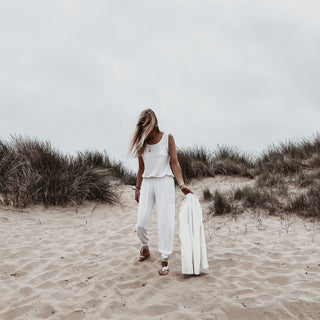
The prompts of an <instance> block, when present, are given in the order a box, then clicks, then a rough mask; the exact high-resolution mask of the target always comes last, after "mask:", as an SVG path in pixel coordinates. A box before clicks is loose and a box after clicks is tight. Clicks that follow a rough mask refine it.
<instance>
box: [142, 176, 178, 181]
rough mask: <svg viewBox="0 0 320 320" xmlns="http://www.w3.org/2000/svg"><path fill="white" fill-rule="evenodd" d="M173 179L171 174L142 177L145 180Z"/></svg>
mask: <svg viewBox="0 0 320 320" xmlns="http://www.w3.org/2000/svg"><path fill="white" fill-rule="evenodd" d="M168 178H169V179H173V176H169V175H165V176H163V177H143V179H145V180H161V179H168Z"/></svg>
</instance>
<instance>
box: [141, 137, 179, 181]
mask: <svg viewBox="0 0 320 320" xmlns="http://www.w3.org/2000/svg"><path fill="white" fill-rule="evenodd" d="M142 158H143V162H144V172H143V174H142V177H143V178H161V177H164V176H171V177H173V176H174V175H173V173H172V170H171V167H170V156H169V135H168V134H166V133H163V135H162V138H161V140H160V141H159V142H158V143H155V144H146V147H145V149H144V151H143V154H142Z"/></svg>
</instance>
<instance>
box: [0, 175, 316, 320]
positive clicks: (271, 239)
mask: <svg viewBox="0 0 320 320" xmlns="http://www.w3.org/2000/svg"><path fill="white" fill-rule="evenodd" d="M251 183H252V180H247V179H244V178H240V177H239V178H237V177H235V178H228V177H221V176H218V177H216V178H210V179H203V180H199V181H194V182H193V183H192V184H191V186H192V188H193V190H194V191H195V193H196V194H197V195H198V196H199V198H200V201H201V204H203V209H204V227H205V232H206V241H207V254H208V262H209V269H208V270H205V272H202V273H201V275H200V276H185V275H182V274H181V265H180V263H181V262H180V251H179V248H180V245H179V236H178V222H179V221H178V212H179V206H180V204H181V201H182V200H183V195H182V193H181V192H180V191H179V190H176V205H177V208H176V232H175V251H174V253H173V254H172V256H171V257H170V273H169V275H168V276H165V277H160V276H159V275H158V270H159V266H160V261H159V258H160V254H159V253H158V250H157V232H156V216H155V215H154V216H153V219H152V224H151V228H150V235H151V248H150V249H151V257H150V259H148V260H146V261H144V262H142V263H141V262H138V261H137V257H138V253H139V243H138V240H137V236H136V233H135V223H136V215H137V203H136V202H135V201H134V192H133V189H132V188H131V187H129V186H123V187H121V188H120V189H119V191H121V193H122V203H123V204H122V205H115V206H111V205H106V204H95V203H86V204H84V205H82V206H80V207H79V208H75V207H69V208H49V209H44V208H43V207H41V206H37V207H32V208H28V209H25V210H23V211H22V212H19V211H15V210H12V209H10V208H6V207H1V208H0V239H1V248H0V257H1V262H0V297H1V299H0V319H1V320H2V319H10V320H11V319H68V320H72V319H166V320H168V319H254V320H257V319H313V320H315V319H320V251H319V248H320V235H319V230H320V224H319V223H318V222H313V221H308V220H306V219H301V218H298V217H296V216H284V217H282V218H280V217H275V216H268V215H265V214H264V213H263V212H259V211H256V212H248V213H244V214H242V215H240V216H237V217H236V216H232V215H226V216H207V212H208V210H209V209H208V207H207V205H206V204H205V203H204V202H203V201H202V189H203V188H205V186H208V187H209V188H210V189H211V190H213V189H215V188H219V189H228V188H232V187H235V186H239V185H245V184H251Z"/></svg>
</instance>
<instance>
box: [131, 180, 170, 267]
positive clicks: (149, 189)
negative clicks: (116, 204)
mask: <svg viewBox="0 0 320 320" xmlns="http://www.w3.org/2000/svg"><path fill="white" fill-rule="evenodd" d="M174 197H175V190H174V180H173V178H172V177H170V176H164V177H162V178H143V179H142V185H141V192H140V200H139V210H138V221H137V224H136V230H137V235H138V237H139V239H140V242H141V246H142V247H143V248H148V247H149V231H148V230H149V223H150V220H151V217H152V212H153V208H154V205H156V207H157V222H158V242H159V251H160V253H161V260H162V261H167V260H168V259H169V255H170V254H171V253H172V251H173V240H174V220H175V201H174V200H175V198H174Z"/></svg>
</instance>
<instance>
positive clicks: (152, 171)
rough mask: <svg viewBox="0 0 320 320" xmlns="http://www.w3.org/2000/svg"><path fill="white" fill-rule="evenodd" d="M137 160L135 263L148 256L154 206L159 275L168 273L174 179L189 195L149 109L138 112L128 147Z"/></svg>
mask: <svg viewBox="0 0 320 320" xmlns="http://www.w3.org/2000/svg"><path fill="white" fill-rule="evenodd" d="M129 151H130V154H131V155H132V156H135V157H138V160H139V169H138V174H137V183H136V189H135V199H136V201H137V202H139V209H138V222H137V225H136V230H137V235H138V237H139V239H140V242H141V250H140V256H139V261H144V260H146V259H147V258H148V257H149V256H150V251H149V234H148V228H149V222H150V219H151V216H152V210H153V207H154V204H155V203H156V206H157V222H158V241H159V251H160V253H161V269H160V270H159V274H160V275H167V274H168V273H169V266H168V259H169V255H170V254H171V253H172V250H173V240H174V219H175V195H174V178H173V177H174V176H175V177H176V179H177V182H178V185H179V187H180V189H181V191H182V192H183V193H184V194H185V195H186V194H188V193H192V191H191V190H190V189H189V188H188V187H187V186H186V185H185V184H184V182H183V177H182V172H181V167H180V164H179V162H178V158H177V151H176V146H175V142H174V139H173V136H172V135H171V134H166V133H164V132H162V131H160V129H159V127H158V120H157V118H156V115H155V113H154V112H153V111H152V110H151V109H147V110H144V111H142V112H141V114H140V117H139V120H138V123H137V126H136V130H135V133H134V136H133V138H132V141H131V143H130V147H129Z"/></svg>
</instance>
